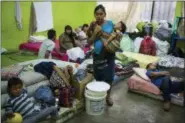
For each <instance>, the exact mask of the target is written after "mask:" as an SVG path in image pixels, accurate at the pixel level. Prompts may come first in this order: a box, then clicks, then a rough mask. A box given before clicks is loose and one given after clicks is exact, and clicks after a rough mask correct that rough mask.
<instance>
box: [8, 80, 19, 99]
mask: <svg viewBox="0 0 185 123" xmlns="http://www.w3.org/2000/svg"><path fill="white" fill-rule="evenodd" d="M22 88H23V82H22V80H21V79H19V78H17V77H12V78H10V79H9V80H8V86H7V90H8V93H9V94H10V95H12V96H15V97H17V96H19V95H20V94H21V91H22Z"/></svg>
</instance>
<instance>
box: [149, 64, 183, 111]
mask: <svg viewBox="0 0 185 123" xmlns="http://www.w3.org/2000/svg"><path fill="white" fill-rule="evenodd" d="M146 69H147V73H146V75H147V76H148V77H149V78H150V79H151V81H152V83H153V84H155V85H156V86H157V87H158V88H159V89H160V90H161V91H162V96H163V99H164V110H165V111H169V110H170V100H171V98H170V94H171V93H180V92H183V91H184V82H174V81H171V80H170V77H169V76H170V73H169V72H168V71H160V70H158V69H157V68H156V64H154V63H150V64H148V65H147V67H146Z"/></svg>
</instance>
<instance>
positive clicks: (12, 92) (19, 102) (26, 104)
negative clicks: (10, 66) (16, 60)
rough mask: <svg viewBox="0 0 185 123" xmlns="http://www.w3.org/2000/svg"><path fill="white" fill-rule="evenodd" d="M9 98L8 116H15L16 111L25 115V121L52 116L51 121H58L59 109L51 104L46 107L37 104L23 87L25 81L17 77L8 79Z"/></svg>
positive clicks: (36, 120)
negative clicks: (39, 106)
mask: <svg viewBox="0 0 185 123" xmlns="http://www.w3.org/2000/svg"><path fill="white" fill-rule="evenodd" d="M7 90H8V94H9V98H8V100H7V103H6V104H5V111H6V116H7V118H13V117H14V116H15V114H14V113H15V112H17V113H19V114H20V115H21V116H22V117H23V123H37V122H38V121H40V120H43V119H45V118H47V117H48V116H51V119H50V120H51V121H50V123H56V120H57V117H58V109H57V107H55V106H50V107H47V108H44V109H40V108H37V106H36V105H35V104H34V103H33V101H31V99H30V98H29V97H28V93H27V90H25V89H24V88H23V82H22V80H21V79H19V78H17V77H13V78H11V79H9V80H8V86H7Z"/></svg>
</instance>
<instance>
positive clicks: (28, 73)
mask: <svg viewBox="0 0 185 123" xmlns="http://www.w3.org/2000/svg"><path fill="white" fill-rule="evenodd" d="M42 61H52V62H55V63H56V64H57V65H58V66H59V67H65V66H66V65H72V66H73V67H74V69H75V65H74V64H73V63H69V62H63V61H59V60H47V59H38V60H32V61H27V62H22V63H19V64H18V65H20V66H21V65H29V64H32V65H36V64H37V63H39V62H42ZM75 71H76V69H75ZM19 77H20V78H21V79H22V80H23V81H24V87H25V88H26V89H27V91H28V96H29V97H32V99H33V101H34V98H33V96H34V92H35V91H36V90H37V89H38V88H39V87H40V86H42V85H49V81H48V80H47V78H46V77H45V76H44V75H42V74H40V73H37V72H34V71H33V69H30V68H29V67H28V68H27V69H25V70H24V71H22V72H21V73H20V74H19ZM7 83H8V82H7V80H4V81H1V117H2V120H3V119H4V114H5V109H4V105H5V103H6V101H7V99H8V93H7ZM83 109H84V105H83V103H82V102H80V101H78V100H77V99H75V100H74V103H73V107H72V108H64V107H62V108H61V110H60V112H59V119H58V121H57V122H59V123H62V122H64V121H66V120H68V119H69V118H71V117H73V116H74V115H75V114H77V113H79V112H80V111H83ZM43 122H44V123H47V120H46V121H43Z"/></svg>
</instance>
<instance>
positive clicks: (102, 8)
mask: <svg viewBox="0 0 185 123" xmlns="http://www.w3.org/2000/svg"><path fill="white" fill-rule="evenodd" d="M99 9H101V10H102V11H103V12H104V13H105V14H106V10H105V7H104V6H103V5H102V4H100V5H98V6H96V8H95V9H94V14H95V13H96V11H98V10H99Z"/></svg>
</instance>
